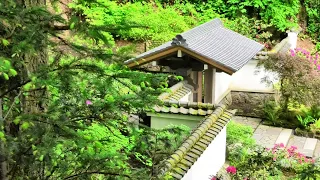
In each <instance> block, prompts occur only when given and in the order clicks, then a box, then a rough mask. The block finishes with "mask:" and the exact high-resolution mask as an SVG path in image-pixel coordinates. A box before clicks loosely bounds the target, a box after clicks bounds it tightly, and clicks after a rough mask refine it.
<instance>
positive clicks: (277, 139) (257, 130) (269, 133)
mask: <svg viewBox="0 0 320 180" xmlns="http://www.w3.org/2000/svg"><path fill="white" fill-rule="evenodd" d="M233 121H235V122H237V123H240V124H243V125H247V126H251V127H252V128H253V130H254V133H253V137H254V139H255V140H256V142H257V144H260V145H262V146H264V147H267V148H271V147H273V146H274V144H279V143H283V144H284V145H285V146H287V147H290V146H296V147H297V148H298V151H299V152H301V153H303V154H305V155H307V156H309V157H311V156H314V157H320V141H319V140H317V139H314V138H306V137H299V136H295V135H293V130H291V129H285V128H279V127H272V126H266V125H262V124H261V119H259V118H250V117H242V116H235V117H234V118H233Z"/></svg>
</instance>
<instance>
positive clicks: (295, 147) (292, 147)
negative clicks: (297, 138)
mask: <svg viewBox="0 0 320 180" xmlns="http://www.w3.org/2000/svg"><path fill="white" fill-rule="evenodd" d="M290 148H291V149H292V150H296V149H298V148H297V146H291V147H290Z"/></svg>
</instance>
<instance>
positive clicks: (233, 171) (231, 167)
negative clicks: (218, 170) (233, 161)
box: [226, 166, 237, 174]
mask: <svg viewBox="0 0 320 180" xmlns="http://www.w3.org/2000/svg"><path fill="white" fill-rule="evenodd" d="M226 170H227V172H228V173H230V174H236V173H237V168H236V167H234V166H229V167H227V169H226Z"/></svg>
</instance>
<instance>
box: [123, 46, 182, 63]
mask: <svg viewBox="0 0 320 180" xmlns="http://www.w3.org/2000/svg"><path fill="white" fill-rule="evenodd" d="M179 49H180V47H177V46H175V47H171V48H168V49H164V50H162V51H160V52H157V53H154V54H151V55H149V56H147V57H145V58H140V59H137V60H134V61H130V62H128V63H126V65H127V66H128V67H129V68H133V67H136V66H141V65H142V64H145V63H148V62H151V61H156V60H158V59H160V58H163V57H165V56H169V55H171V54H173V53H175V52H177V51H178V50H179Z"/></svg>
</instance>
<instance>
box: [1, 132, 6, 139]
mask: <svg viewBox="0 0 320 180" xmlns="http://www.w3.org/2000/svg"><path fill="white" fill-rule="evenodd" d="M0 140H5V138H4V133H3V132H0Z"/></svg>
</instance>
